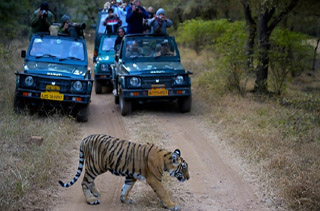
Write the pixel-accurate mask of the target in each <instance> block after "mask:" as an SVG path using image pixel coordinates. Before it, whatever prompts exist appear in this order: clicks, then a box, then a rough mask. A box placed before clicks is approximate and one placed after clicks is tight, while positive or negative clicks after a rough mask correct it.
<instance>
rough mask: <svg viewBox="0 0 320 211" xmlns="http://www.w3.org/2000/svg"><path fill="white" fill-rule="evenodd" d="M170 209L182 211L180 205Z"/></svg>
mask: <svg viewBox="0 0 320 211" xmlns="http://www.w3.org/2000/svg"><path fill="white" fill-rule="evenodd" d="M168 209H169V210H174V211H177V210H181V207H180V206H178V205H176V206H174V207H171V208H170V207H168Z"/></svg>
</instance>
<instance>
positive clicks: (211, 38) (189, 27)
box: [177, 19, 229, 54]
mask: <svg viewBox="0 0 320 211" xmlns="http://www.w3.org/2000/svg"><path fill="white" fill-rule="evenodd" d="M228 23H229V22H228V20H226V19H221V20H210V21H204V20H202V19H192V20H188V21H186V22H184V23H182V24H181V25H180V26H179V27H178V30H177V31H178V34H177V42H178V43H180V44H183V45H185V46H186V47H189V48H192V49H194V50H195V51H196V53H197V54H199V53H200V51H201V50H203V49H208V48H212V47H213V44H214V43H215V42H216V39H217V38H218V37H219V36H220V35H221V34H222V33H224V32H225V30H226V28H225V27H226V25H227V24H228Z"/></svg>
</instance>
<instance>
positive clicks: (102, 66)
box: [100, 64, 108, 71]
mask: <svg viewBox="0 0 320 211" xmlns="http://www.w3.org/2000/svg"><path fill="white" fill-rule="evenodd" d="M100 70H101V71H107V70H108V65H106V64H101V65H100Z"/></svg>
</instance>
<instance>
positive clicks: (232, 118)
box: [182, 49, 320, 210]
mask: <svg viewBox="0 0 320 211" xmlns="http://www.w3.org/2000/svg"><path fill="white" fill-rule="evenodd" d="M182 55H183V63H184V64H186V68H187V69H189V68H190V69H191V70H192V71H193V72H194V73H195V74H194V75H193V85H194V86H193V89H194V90H193V96H194V99H195V100H194V102H197V104H198V102H203V99H206V101H205V102H204V103H202V105H196V106H202V107H204V108H206V109H203V108H202V109H201V110H203V111H204V113H205V114H206V116H207V117H208V118H210V122H212V123H213V124H214V125H215V126H216V127H219V128H220V129H221V131H222V132H223V133H225V134H226V135H227V136H229V137H230V139H228V140H227V142H228V143H229V144H230V145H231V146H232V147H233V148H234V149H235V151H237V152H239V155H241V156H242V157H244V159H245V160H246V161H247V162H248V163H250V165H251V166H253V167H254V169H255V173H256V175H257V176H258V177H259V178H260V179H261V182H262V183H264V184H268V186H269V187H271V189H270V190H266V192H274V193H275V195H276V196H277V197H279V198H280V199H281V200H280V201H278V202H276V203H277V206H281V207H287V208H288V209H292V210H320V174H319V172H320V110H319V109H320V106H319V105H320V103H319V102H320V92H319V90H320V81H319V76H320V73H319V72H320V70H318V71H317V72H315V73H312V74H311V76H309V75H310V74H309V75H307V74H304V75H302V76H300V77H299V78H296V79H295V81H294V82H293V84H295V85H294V86H290V87H288V91H287V93H286V94H285V95H283V96H277V97H271V98H270V97H257V96H255V95H250V94H247V95H246V97H241V96H238V95H234V94H230V93H229V94H227V92H226V90H225V89H224V87H216V86H217V85H219V83H213V82H212V80H214V81H219V80H218V79H217V77H219V74H216V73H217V70H215V68H214V67H213V66H212V64H213V61H212V59H208V53H203V54H202V55H201V56H199V57H197V56H196V55H195V53H193V52H192V51H189V50H186V49H185V50H184V51H183V53H182ZM210 64H211V65H210ZM215 71H216V73H215V74H214V72H215ZM213 77H215V78H213ZM194 104H196V103H194ZM199 110H200V109H199Z"/></svg>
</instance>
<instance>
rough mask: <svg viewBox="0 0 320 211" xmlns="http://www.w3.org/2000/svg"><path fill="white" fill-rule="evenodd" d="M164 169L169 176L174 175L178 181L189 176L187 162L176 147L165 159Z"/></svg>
mask: <svg viewBox="0 0 320 211" xmlns="http://www.w3.org/2000/svg"><path fill="white" fill-rule="evenodd" d="M165 168H166V169H165V171H167V172H169V174H170V176H172V177H176V178H177V179H178V180H179V181H180V182H184V181H185V180H188V179H189V178H190V176H189V170H188V163H187V162H186V161H185V160H184V159H183V158H182V157H181V152H180V150H179V149H176V150H175V151H174V152H173V153H171V156H170V157H169V159H167V160H166V161H165Z"/></svg>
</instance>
